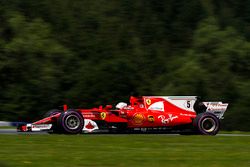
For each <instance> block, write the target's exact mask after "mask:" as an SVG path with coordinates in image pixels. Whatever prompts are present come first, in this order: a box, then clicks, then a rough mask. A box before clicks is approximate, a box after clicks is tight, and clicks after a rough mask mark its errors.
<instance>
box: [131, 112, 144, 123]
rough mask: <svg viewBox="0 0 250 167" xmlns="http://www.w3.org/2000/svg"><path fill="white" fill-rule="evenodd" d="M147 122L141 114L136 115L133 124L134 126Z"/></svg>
mask: <svg viewBox="0 0 250 167" xmlns="http://www.w3.org/2000/svg"><path fill="white" fill-rule="evenodd" d="M144 121H145V117H144V115H143V114H141V113H135V114H134V116H133V118H132V122H133V124H134V125H141V124H142V123H143V122H144Z"/></svg>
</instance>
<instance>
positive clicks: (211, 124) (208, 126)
mask: <svg viewBox="0 0 250 167" xmlns="http://www.w3.org/2000/svg"><path fill="white" fill-rule="evenodd" d="M201 126H202V129H203V130H204V131H205V132H213V131H214V130H215V129H216V122H215V120H214V119H212V118H205V119H204V120H203V121H202V123H201Z"/></svg>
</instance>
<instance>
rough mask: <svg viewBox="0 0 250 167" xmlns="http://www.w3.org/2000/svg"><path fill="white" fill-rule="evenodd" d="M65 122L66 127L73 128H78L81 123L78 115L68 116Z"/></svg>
mask: <svg viewBox="0 0 250 167" xmlns="http://www.w3.org/2000/svg"><path fill="white" fill-rule="evenodd" d="M65 122H66V127H67V128H68V129H71V130H74V129H77V128H78V127H79V125H80V119H79V118H78V117H77V116H76V115H70V116H68V117H67V118H66V120H65Z"/></svg>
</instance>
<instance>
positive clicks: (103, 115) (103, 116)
mask: <svg viewBox="0 0 250 167" xmlns="http://www.w3.org/2000/svg"><path fill="white" fill-rule="evenodd" d="M106 115H107V114H106V113H105V112H101V114H100V116H101V119H103V120H104V119H105V118H106Z"/></svg>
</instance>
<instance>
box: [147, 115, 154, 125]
mask: <svg viewBox="0 0 250 167" xmlns="http://www.w3.org/2000/svg"><path fill="white" fill-rule="evenodd" d="M148 122H150V123H153V122H155V118H154V116H153V115H148Z"/></svg>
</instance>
